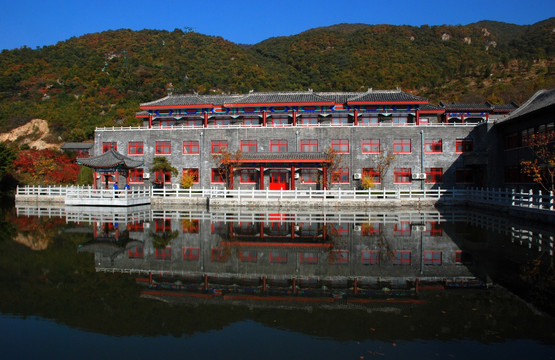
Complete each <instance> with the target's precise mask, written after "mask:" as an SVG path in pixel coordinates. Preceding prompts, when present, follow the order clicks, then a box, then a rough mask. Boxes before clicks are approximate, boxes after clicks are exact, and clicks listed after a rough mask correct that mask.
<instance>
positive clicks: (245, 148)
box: [241, 140, 257, 153]
mask: <svg viewBox="0 0 555 360" xmlns="http://www.w3.org/2000/svg"><path fill="white" fill-rule="evenodd" d="M256 150H257V142H256V140H241V151H242V152H245V153H247V152H256Z"/></svg>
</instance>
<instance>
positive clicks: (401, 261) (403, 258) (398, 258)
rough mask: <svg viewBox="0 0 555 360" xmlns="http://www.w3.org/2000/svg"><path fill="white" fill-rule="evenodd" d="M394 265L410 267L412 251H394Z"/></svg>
mask: <svg viewBox="0 0 555 360" xmlns="http://www.w3.org/2000/svg"><path fill="white" fill-rule="evenodd" d="M393 265H410V251H409V250H398V251H394V252H393Z"/></svg>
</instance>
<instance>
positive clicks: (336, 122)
mask: <svg viewBox="0 0 555 360" xmlns="http://www.w3.org/2000/svg"><path fill="white" fill-rule="evenodd" d="M348 124H349V119H347V118H346V117H337V115H336V116H334V117H332V118H331V125H332V126H346V125H348Z"/></svg>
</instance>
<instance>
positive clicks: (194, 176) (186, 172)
mask: <svg viewBox="0 0 555 360" xmlns="http://www.w3.org/2000/svg"><path fill="white" fill-rule="evenodd" d="M198 174H199V171H198V168H185V169H183V180H185V179H186V178H187V177H190V178H191V181H192V182H193V183H195V184H198V179H199V176H198Z"/></svg>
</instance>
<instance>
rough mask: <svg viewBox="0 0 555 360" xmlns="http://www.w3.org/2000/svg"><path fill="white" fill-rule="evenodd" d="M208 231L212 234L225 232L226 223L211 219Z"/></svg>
mask: <svg viewBox="0 0 555 360" xmlns="http://www.w3.org/2000/svg"><path fill="white" fill-rule="evenodd" d="M210 232H211V233H212V234H221V235H223V234H227V224H226V223H224V222H223V221H213V222H212V223H211V224H210Z"/></svg>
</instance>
